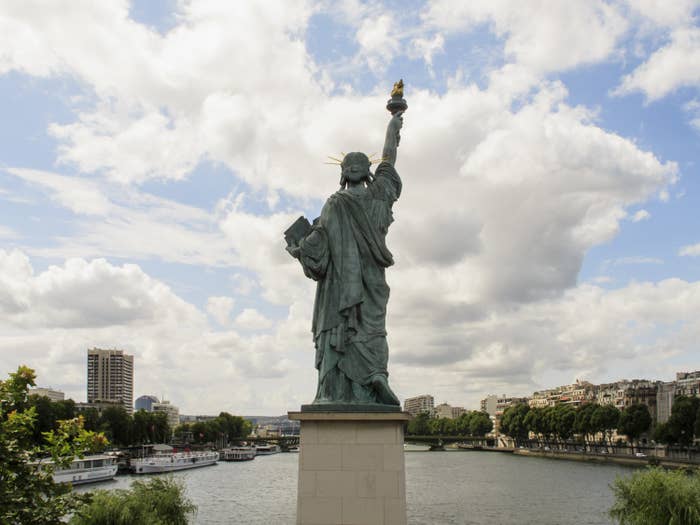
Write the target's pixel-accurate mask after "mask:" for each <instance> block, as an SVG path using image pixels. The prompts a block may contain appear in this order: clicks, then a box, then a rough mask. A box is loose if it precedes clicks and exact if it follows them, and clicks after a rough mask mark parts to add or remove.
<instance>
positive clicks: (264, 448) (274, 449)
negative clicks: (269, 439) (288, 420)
mask: <svg viewBox="0 0 700 525" xmlns="http://www.w3.org/2000/svg"><path fill="white" fill-rule="evenodd" d="M281 451H282V449H281V448H280V447H279V445H255V455H256V456H270V455H272V454H279V453H280V452H281Z"/></svg>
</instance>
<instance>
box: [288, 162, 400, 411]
mask: <svg viewBox="0 0 700 525" xmlns="http://www.w3.org/2000/svg"><path fill="white" fill-rule="evenodd" d="M400 193H401V179H400V178H399V175H398V173H397V172H396V170H395V169H394V167H393V166H392V165H391V164H388V163H386V162H384V163H381V164H380V165H379V166H378V167H377V170H376V172H375V174H374V180H373V181H372V182H371V183H369V184H368V185H367V186H366V187H365V186H356V187H354V188H348V189H341V190H340V191H338V192H336V193H335V194H333V195H331V196H330V197H329V198H328V200H327V201H326V204H325V205H324V207H323V209H322V211H321V216H320V217H319V219H318V221H316V222H315V224H314V226H313V227H312V230H311V232H310V233H309V234H308V235H307V236H306V237H305V238H304V239H303V240H302V241H301V242H300V243H299V248H300V251H299V261H300V262H301V265H302V267H303V269H304V274H305V275H306V276H307V277H310V278H311V279H314V280H315V281H317V287H316V297H315V301H314V314H313V324H312V333H313V339H314V344H315V347H316V359H315V365H316V368H317V369H318V372H319V376H318V389H317V392H316V399H315V400H314V403H316V404H318V403H377V402H381V401H379V400H378V399H377V394H376V392H374V391H373V389H372V387H371V380H372V378H373V377H374V376H376V375H383V376H385V377H387V376H388V372H387V360H388V347H387V342H386V335H387V334H386V307H387V303H388V300H389V286H388V285H387V283H386V279H385V275H384V271H385V268H387V267H388V266H391V265H392V264H393V262H394V261H393V257H392V255H391V252H390V251H389V250H388V249H387V247H386V243H385V237H386V233H387V230H388V228H389V225H390V224H391V222H392V221H393V216H392V211H391V208H392V205H393V203H394V201H396V200H397V199H398V198H399V195H400Z"/></svg>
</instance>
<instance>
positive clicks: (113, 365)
mask: <svg viewBox="0 0 700 525" xmlns="http://www.w3.org/2000/svg"><path fill="white" fill-rule="evenodd" d="M87 400H88V403H99V402H108V403H120V404H121V405H122V406H123V407H124V408H125V409H126V410H127V412H129V413H131V412H133V400H134V356H133V355H128V354H125V353H124V351H123V350H102V349H99V348H92V349H89V350H88V353H87Z"/></svg>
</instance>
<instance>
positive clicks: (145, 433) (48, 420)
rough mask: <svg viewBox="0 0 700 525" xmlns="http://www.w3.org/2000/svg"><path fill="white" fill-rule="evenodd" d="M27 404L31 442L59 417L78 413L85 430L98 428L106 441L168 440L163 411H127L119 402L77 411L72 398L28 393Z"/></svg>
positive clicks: (120, 443) (121, 443)
mask: <svg viewBox="0 0 700 525" xmlns="http://www.w3.org/2000/svg"><path fill="white" fill-rule="evenodd" d="M28 405H29V407H33V408H34V411H35V412H36V421H35V424H34V426H33V433H32V436H33V440H34V444H35V445H39V444H41V443H42V442H43V441H44V438H43V434H44V433H45V432H50V431H52V430H55V429H56V428H58V426H59V424H60V421H64V420H69V419H73V418H75V417H77V416H78V415H80V416H82V419H83V426H84V428H85V430H87V431H93V432H101V433H103V434H104V435H105V436H106V437H107V439H109V441H110V443H113V444H114V445H117V446H122V447H129V446H138V445H144V444H148V443H165V442H167V441H170V436H171V434H172V429H171V428H170V425H169V424H168V417H167V415H166V414H165V413H163V412H146V411H145V410H139V411H137V412H135V413H134V414H133V415H132V414H129V413H128V412H127V411H126V409H125V408H124V407H123V406H119V405H115V406H111V407H107V408H105V409H103V410H102V412H98V411H97V409H96V408H88V409H86V410H82V411H80V412H78V411H77V410H76V408H75V402H74V401H73V400H72V399H66V400H62V401H51V400H50V399H49V398H48V397H45V396H37V395H30V396H29V397H28Z"/></svg>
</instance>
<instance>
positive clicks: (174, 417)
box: [151, 399, 180, 431]
mask: <svg viewBox="0 0 700 525" xmlns="http://www.w3.org/2000/svg"><path fill="white" fill-rule="evenodd" d="M151 411H152V412H154V413H157V412H162V413H164V414H165V415H166V416H167V417H168V425H169V426H170V430H171V431H173V430H175V427H176V426H178V425H179V424H180V409H179V408H178V407H176V406H175V405H173V404H171V403H170V401H166V400H165V399H163V401H161V402H160V403H153V404H152V405H151Z"/></svg>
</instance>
